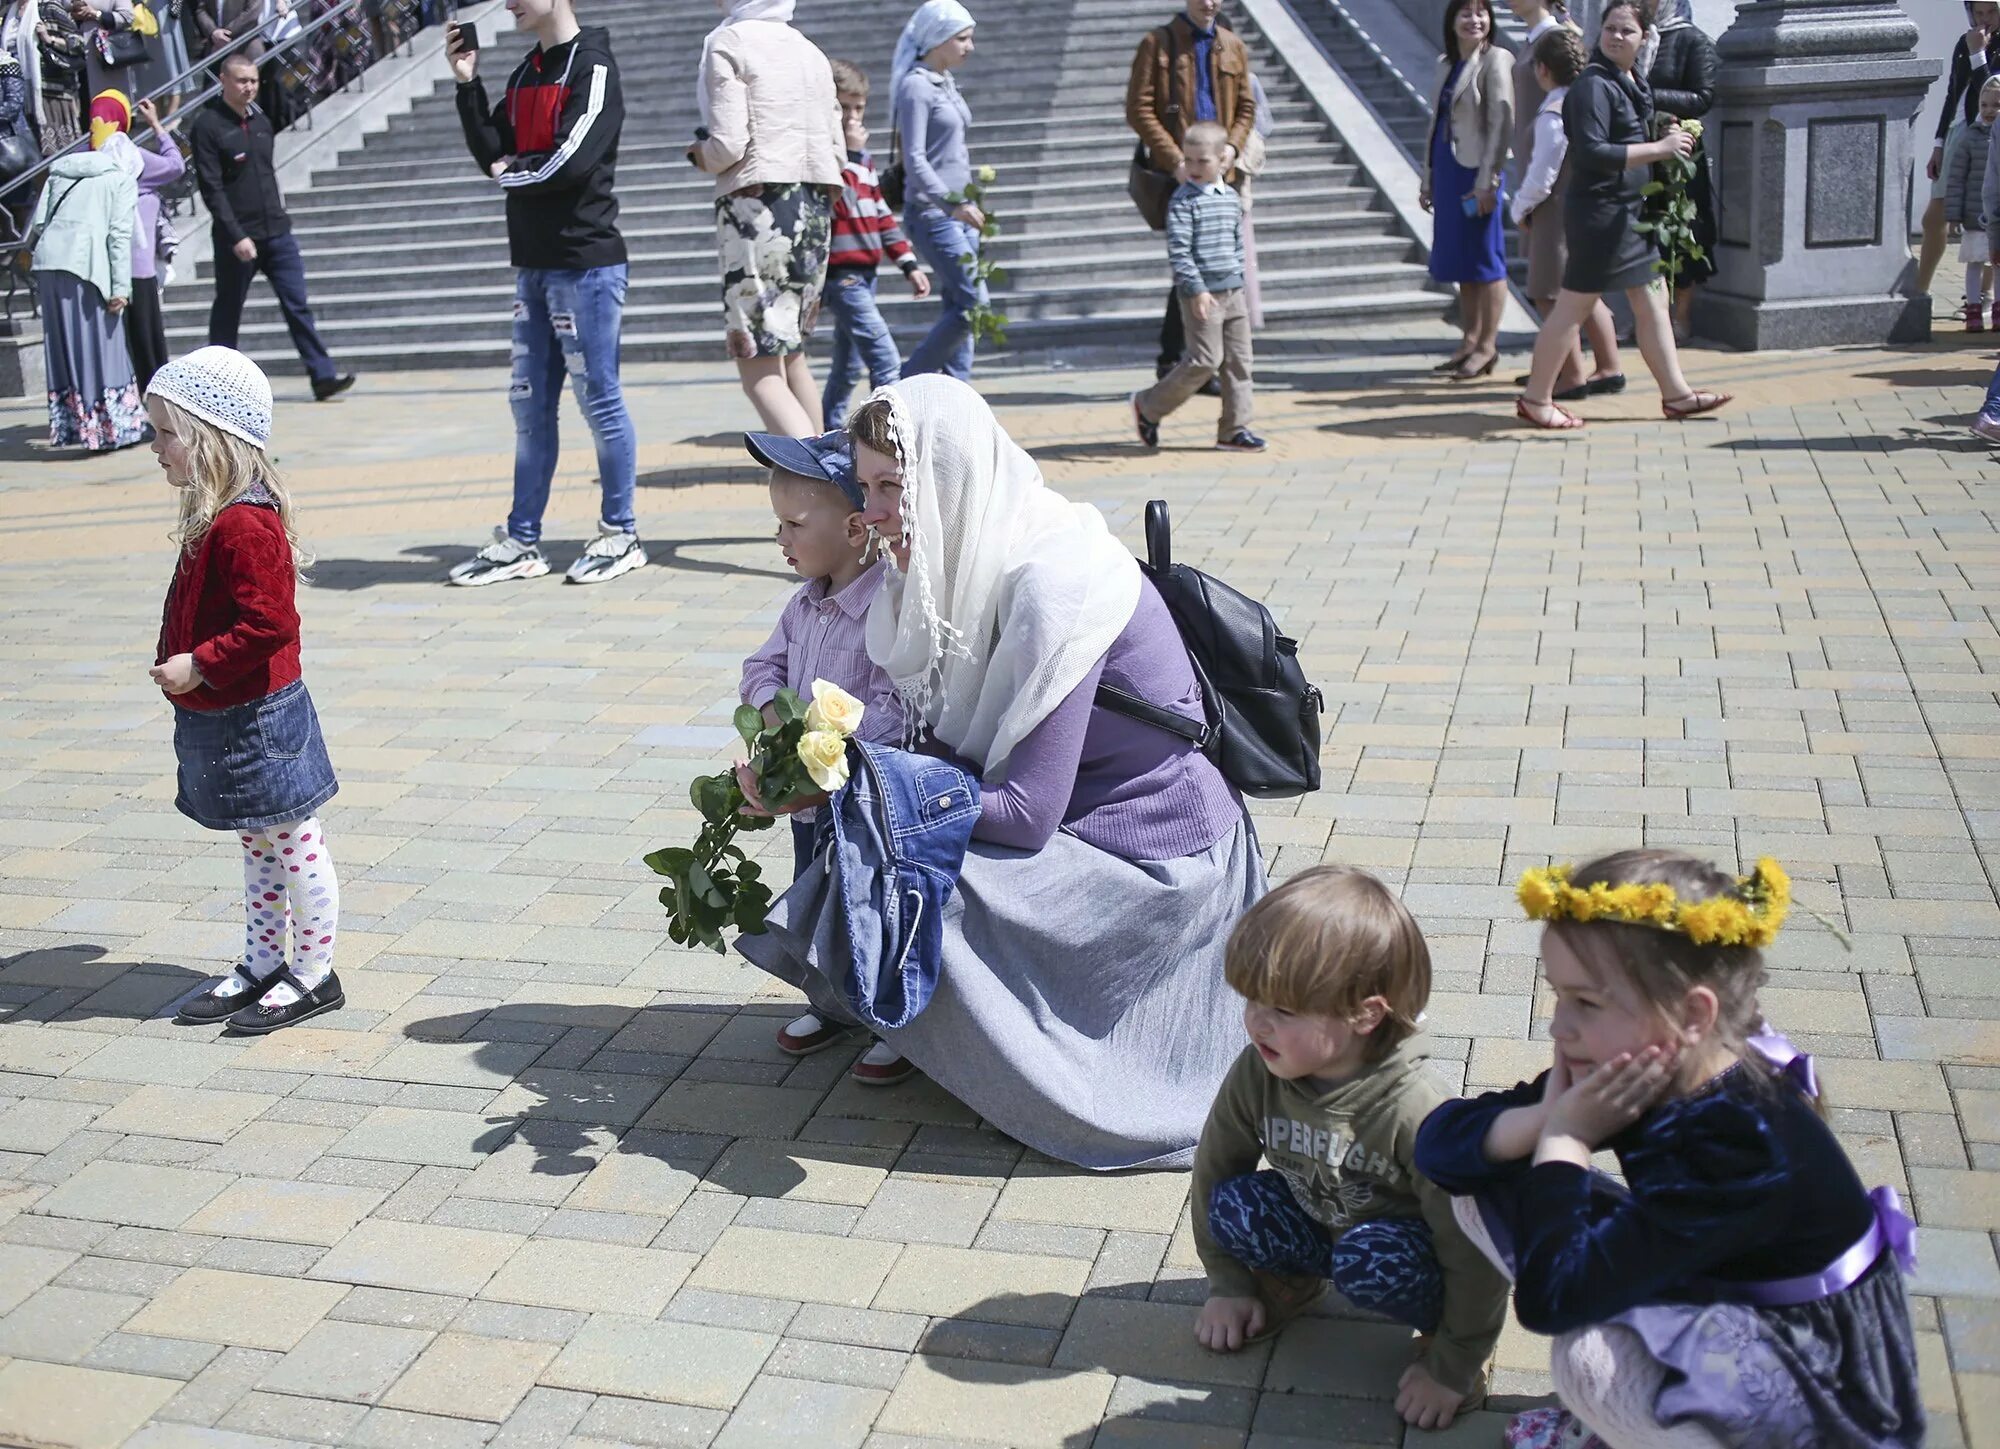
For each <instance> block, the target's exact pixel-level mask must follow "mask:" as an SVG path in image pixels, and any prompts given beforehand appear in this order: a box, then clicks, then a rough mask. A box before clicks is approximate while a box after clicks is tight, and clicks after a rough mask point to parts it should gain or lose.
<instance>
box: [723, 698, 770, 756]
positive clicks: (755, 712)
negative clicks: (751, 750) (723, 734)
mask: <svg viewBox="0 0 2000 1449" xmlns="http://www.w3.org/2000/svg"><path fill="white" fill-rule="evenodd" d="M730 723H731V724H733V725H735V726H736V733H737V734H739V735H741V736H742V737H743V743H744V744H746V745H752V746H754V745H755V744H756V743H757V736H759V735H761V734H762V733H764V712H763V711H762V710H760V709H758V708H756V707H755V706H754V705H748V704H742V705H738V706H737V707H736V713H735V714H734V715H732V716H730Z"/></svg>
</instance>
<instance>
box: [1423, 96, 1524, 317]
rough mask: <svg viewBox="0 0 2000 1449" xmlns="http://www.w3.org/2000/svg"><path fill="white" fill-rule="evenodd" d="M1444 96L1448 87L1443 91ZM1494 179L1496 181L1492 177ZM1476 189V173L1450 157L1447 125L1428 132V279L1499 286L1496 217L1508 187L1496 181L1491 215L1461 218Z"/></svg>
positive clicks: (1503, 247)
mask: <svg viewBox="0 0 2000 1449" xmlns="http://www.w3.org/2000/svg"><path fill="white" fill-rule="evenodd" d="M1445 94H1446V95H1450V94H1451V88H1450V87H1449V86H1446V87H1445ZM1496 180H1497V178H1496ZM1478 185H1479V173H1478V172H1477V171H1474V170H1473V169H1472V168H1471V167H1470V166H1461V165H1459V164H1458V159H1457V158H1456V157H1455V156H1453V155H1452V154H1451V125H1450V122H1449V121H1448V120H1442V119H1441V120H1440V121H1439V122H1438V123H1437V124H1436V125H1435V126H1433V127H1432V128H1431V219H1432V227H1431V280H1432V281H1434V282H1501V281H1505V280H1506V278H1507V238H1506V236H1505V234H1504V233H1503V232H1502V230H1501V218H1502V216H1503V215H1504V214H1505V213H1506V210H1507V183H1506V182H1505V181H1504V180H1498V184H1497V187H1496V195H1495V200H1494V203H1493V210H1492V212H1491V213H1489V214H1488V215H1486V216H1481V215H1480V214H1479V213H1478V212H1477V211H1474V212H1473V213H1472V215H1470V216H1467V215H1466V214H1465V198H1466V197H1468V196H1470V195H1472V192H1473V190H1474V188H1475V187H1477V186H1478Z"/></svg>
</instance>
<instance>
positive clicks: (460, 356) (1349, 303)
mask: <svg viewBox="0 0 2000 1449" xmlns="http://www.w3.org/2000/svg"><path fill="white" fill-rule="evenodd" d="M1163 297H1164V294H1163V293H1162V294H1159V296H1155V297H1152V298H1149V299H1147V300H1146V301H1145V302H1144V303H1143V304H1128V305H1126V306H1124V307H1122V308H1121V309H1120V310H1118V311H1115V312H1106V313H1102V314H1098V315H1096V316H1092V317H1086V318H1067V319H1054V320H1048V321H1043V320H1038V319H1021V320H1018V321H1015V322H1013V323H1011V324H1010V325H1009V327H1008V347H1007V349H1006V350H1007V351H1008V352H1014V353H1019V352H1025V351H1032V350H1035V349H1039V348H1044V347H1054V346H1060V345H1064V344H1069V343H1074V342H1077V341H1085V340H1087V341H1089V342H1091V343H1095V344H1101V345H1105V346H1134V347H1141V346H1149V345H1150V344H1151V343H1152V342H1154V341H1155V340H1157V337H1158V334H1159V330H1160V307H1159V305H1158V304H1159V302H1160V300H1161V299H1162V298H1163ZM1444 302H1445V299H1444V297H1443V296H1441V295H1440V294H1438V293H1436V292H1430V291H1423V290H1418V289H1415V288H1409V289H1405V290H1401V291H1383V292H1374V293H1360V294H1356V295H1353V296H1345V297H1336V298H1328V297H1309V298H1304V299H1300V298H1290V297H1288V298H1276V299H1272V298H1267V299H1266V300H1265V303H1264V321H1265V325H1264V330H1265V332H1266V333H1277V334H1282V333H1285V332H1297V331H1317V330H1319V329H1321V328H1325V327H1328V326H1338V325H1342V324H1349V325H1351V324H1355V323H1360V322H1396V321H1418V320H1435V319H1436V318H1437V317H1438V316H1439V315H1440V313H1441V312H1442V311H1443V308H1444ZM167 335H168V340H169V341H170V343H172V345H173V346H174V348H175V350H177V351H178V350H181V349H184V348H191V347H196V346H199V345H201V343H202V342H203V341H205V340H206V338H205V335H204V334H203V333H201V332H199V331H195V330H190V329H169V331H168V334H167ZM921 335H922V332H921V329H914V330H910V331H904V330H901V329H898V330H897V339H898V342H899V343H900V344H901V345H902V347H903V349H904V350H905V352H907V351H908V350H909V349H910V348H911V347H912V346H913V345H914V344H915V343H916V341H917V340H918V338H919V337H920V336H921ZM242 345H243V349H244V351H245V352H247V353H248V354H249V355H250V356H251V357H252V358H253V359H255V360H256V361H257V362H258V363H259V364H261V365H262V366H264V367H265V368H267V369H271V370H273V371H276V372H278V373H280V374H287V375H289V373H290V372H291V371H292V369H294V368H296V367H298V365H299V363H298V357H297V354H295V353H294V352H293V351H292V350H291V347H290V344H289V342H288V341H287V339H286V337H285V334H284V331H283V329H282V328H277V329H271V330H269V331H266V332H264V333H263V334H262V335H253V334H252V333H251V332H250V331H249V329H248V328H246V329H245V331H244V336H243V339H242ZM720 347H721V343H720V341H719V340H718V338H717V337H716V334H715V332H714V330H713V328H712V327H708V328H698V329H666V328H660V329H655V328H652V327H647V326H643V325H640V326H635V327H631V328H628V329H627V330H626V331H625V333H624V334H623V336H622V337H621V338H620V342H619V349H620V352H621V354H622V356H623V357H624V359H625V360H626V361H627V362H635V363H636V362H690V361H703V362H713V361H715V359H716V358H717V357H718V356H719V355H720ZM335 352H336V355H337V358H338V360H339V362H340V363H341V365H342V366H343V367H351V368H355V369H358V370H360V371H363V372H368V371H400V370H408V369H435V368H439V367H455V368H472V367H505V366H506V365H507V364H508V360H509V343H508V342H507V341H506V340H505V339H500V340H475V341H470V342H447V341H434V340H432V339H430V338H428V337H421V338H418V337H413V338H410V339H405V340H391V341H387V342H376V343H368V344H359V343H345V344H343V345H341V346H338V347H336V348H335Z"/></svg>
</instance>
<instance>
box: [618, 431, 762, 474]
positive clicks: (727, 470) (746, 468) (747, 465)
mask: <svg viewBox="0 0 2000 1449" xmlns="http://www.w3.org/2000/svg"><path fill="white" fill-rule="evenodd" d="M733 436H734V437H735V439H736V444H737V456H738V457H740V458H742V459H743V463H742V466H741V467H736V466H728V467H725V466H723V465H721V464H719V463H717V464H705V465H703V466H701V467H695V468H655V469H653V470H652V471H651V472H650V473H641V474H640V475H639V476H638V478H637V479H635V480H634V484H635V486H636V487H640V488H702V487H706V486H707V485H708V484H710V483H754V484H757V485H758V486H759V487H762V486H763V484H764V482H765V480H766V479H767V478H769V477H770V476H771V475H770V473H769V472H767V471H766V470H765V469H763V468H759V467H758V466H757V465H756V464H755V463H752V462H751V461H750V455H749V454H747V453H744V452H743V451H742V444H743V435H742V434H741V433H737V434H734V435H733ZM697 441H700V440H697Z"/></svg>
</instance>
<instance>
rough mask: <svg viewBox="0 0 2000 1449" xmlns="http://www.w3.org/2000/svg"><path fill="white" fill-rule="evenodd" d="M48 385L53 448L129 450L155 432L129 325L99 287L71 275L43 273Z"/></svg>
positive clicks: (38, 279)
mask: <svg viewBox="0 0 2000 1449" xmlns="http://www.w3.org/2000/svg"><path fill="white" fill-rule="evenodd" d="M35 287H36V290H37V291H38V292H39V294H40V297H41V304H42V350H43V357H44V359H45V366H46V368H47V372H48V379H49V443H50V445H51V446H53V447H57V448H74V447H78V446H82V447H85V448H88V449H89V450H90V451H91V452H93V453H102V452H104V451H106V450H107V449H111V448H129V447H130V446H131V445H132V444H134V443H139V442H144V441H145V439H146V435H147V433H148V431H149V428H148V425H147V423H146V404H145V402H144V401H143V400H142V399H141V398H140V396H139V379H138V376H137V375H136V374H135V373H134V372H133V370H132V353H131V350H130V349H129V348H127V346H126V345H125V319H124V318H122V317H119V316H116V315H114V314H113V313H111V312H110V311H109V310H107V309H106V307H105V305H104V299H103V298H102V297H100V296H99V295H98V294H97V288H95V287H93V286H91V285H90V283H88V282H86V281H84V280H83V279H82V278H81V277H76V276H72V275H70V273H68V272H37V273H35Z"/></svg>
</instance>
